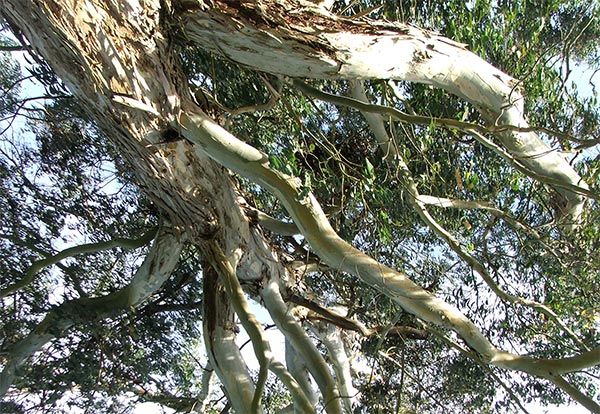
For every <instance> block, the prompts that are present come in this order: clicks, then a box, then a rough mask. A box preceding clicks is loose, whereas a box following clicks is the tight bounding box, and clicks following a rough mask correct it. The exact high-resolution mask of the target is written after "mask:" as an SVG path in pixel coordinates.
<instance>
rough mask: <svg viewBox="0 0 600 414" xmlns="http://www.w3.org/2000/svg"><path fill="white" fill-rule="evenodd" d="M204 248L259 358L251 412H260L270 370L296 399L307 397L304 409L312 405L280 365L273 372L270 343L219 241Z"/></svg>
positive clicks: (300, 399)
mask: <svg viewBox="0 0 600 414" xmlns="http://www.w3.org/2000/svg"><path fill="white" fill-rule="evenodd" d="M205 248H206V249H207V253H208V256H209V258H210V259H209V260H210V262H211V263H212V265H213V267H215V270H216V271H217V273H218V274H219V275H220V277H221V279H222V280H223V282H222V284H223V286H224V287H225V291H226V292H227V296H228V297H229V299H230V301H231V303H232V305H233V308H234V310H235V312H236V313H237V315H238V316H239V320H240V323H241V324H242V326H243V327H244V329H245V331H246V333H247V334H248V336H249V337H250V340H251V341H252V346H253V348H254V354H255V355H256V359H257V360H258V363H259V366H260V369H259V374H258V380H257V383H256V389H255V391H254V397H253V399H252V406H251V413H258V412H259V409H260V408H259V407H260V402H261V398H262V394H263V391H264V386H265V384H266V381H267V374H268V371H269V370H272V371H273V372H274V373H275V374H276V375H278V376H281V379H282V381H284V383H286V384H288V385H290V387H291V389H290V392H292V393H294V395H295V399H298V400H299V401H302V398H304V401H302V403H303V406H306V405H307V404H309V403H308V400H306V397H303V395H302V394H298V393H299V387H298V385H297V384H294V381H293V380H292V379H291V377H289V375H287V374H286V373H285V369H283V366H282V365H278V366H276V367H275V369H274V370H273V369H272V367H271V365H272V364H273V363H274V359H273V352H272V351H271V346H270V344H269V340H268V339H267V337H266V335H265V333H264V329H263V327H262V325H261V324H260V322H259V321H258V319H256V316H255V315H254V314H253V313H252V311H251V310H250V306H249V305H248V302H247V301H246V297H245V294H244V291H243V290H242V287H241V285H240V282H239V280H238V278H237V275H236V272H235V270H234V269H233V267H232V266H231V264H230V263H229V261H228V260H227V258H226V257H225V255H224V254H223V252H222V250H221V248H220V247H219V246H218V244H217V243H216V242H212V243H209V244H207V245H206V246H205Z"/></svg>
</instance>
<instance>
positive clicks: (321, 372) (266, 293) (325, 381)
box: [260, 276, 342, 413]
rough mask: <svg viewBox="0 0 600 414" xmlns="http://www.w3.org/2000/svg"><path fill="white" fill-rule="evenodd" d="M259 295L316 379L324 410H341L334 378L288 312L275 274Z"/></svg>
mask: <svg viewBox="0 0 600 414" xmlns="http://www.w3.org/2000/svg"><path fill="white" fill-rule="evenodd" d="M260 295H261V298H262V299H263V301H264V303H265V306H266V308H267V310H268V311H269V314H270V315H271V318H272V319H273V322H275V324H276V325H277V327H278V328H279V330H280V331H281V332H282V333H283V334H284V335H285V337H286V340H288V341H289V342H290V343H291V344H292V346H293V348H294V350H295V351H296V352H297V353H298V354H300V355H301V356H302V358H303V363H304V364H306V367H307V368H308V370H309V371H310V373H311V375H312V376H313V378H314V379H315V381H316V382H317V385H318V387H319V390H320V391H321V394H322V396H323V404H324V406H325V411H326V412H328V413H341V412H342V407H341V404H340V396H339V393H338V390H337V388H336V385H335V381H334V380H333V378H332V377H331V375H330V373H329V367H328V366H327V364H326V363H325V360H324V359H323V357H322V356H321V354H320V353H319V351H318V350H317V348H316V347H315V345H314V344H313V342H312V341H311V339H310V338H309V337H308V335H307V334H306V332H305V331H304V329H303V328H302V326H301V325H300V324H299V323H298V321H297V320H296V319H295V318H294V317H293V316H292V315H291V314H290V312H289V310H288V308H287V306H286V305H285V302H284V301H283V298H282V297H281V293H280V291H279V285H278V282H277V280H276V279H275V277H273V276H272V277H271V279H270V280H268V281H266V282H265V284H264V287H263V289H262V290H261V292H260ZM301 381H302V379H299V380H298V382H299V383H301V384H302V382H301ZM305 388H306V387H305Z"/></svg>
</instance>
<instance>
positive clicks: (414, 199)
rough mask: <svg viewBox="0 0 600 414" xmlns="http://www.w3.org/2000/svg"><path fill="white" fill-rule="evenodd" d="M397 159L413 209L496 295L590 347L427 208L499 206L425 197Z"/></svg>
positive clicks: (379, 132) (377, 123) (374, 122)
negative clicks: (510, 287)
mask: <svg viewBox="0 0 600 414" xmlns="http://www.w3.org/2000/svg"><path fill="white" fill-rule="evenodd" d="M355 92H358V91H355ZM357 94H358V95H360V94H359V93H357ZM359 97H360V98H361V99H366V96H364V93H363V96H359ZM367 122H368V124H369V126H370V127H371V130H372V131H373V134H374V135H375V136H376V137H377V136H378V137H377V141H378V142H379V143H380V145H381V143H385V142H389V141H390V139H389V138H388V134H387V131H386V130H385V127H384V125H383V119H382V118H381V117H380V116H379V115H377V116H376V117H373V116H369V117H367ZM395 162H396V164H397V166H398V167H399V168H400V171H401V172H402V175H403V178H404V185H405V188H406V190H407V191H408V193H409V195H410V197H409V202H410V203H411V205H412V206H413V208H414V209H415V211H416V212H417V214H418V215H419V217H421V219H422V220H423V221H424V222H425V223H426V224H427V226H428V227H429V228H430V229H431V230H433V232H434V233H435V234H437V235H438V236H439V237H440V238H441V239H442V240H444V241H445V242H446V244H447V245H448V246H450V248H451V249H452V250H453V251H454V252H455V253H456V254H457V255H458V256H459V257H460V258H461V259H463V260H464V261H465V262H467V263H468V264H469V266H471V267H472V268H473V269H474V270H475V271H476V272H477V273H479V274H480V275H481V277H482V278H483V280H484V281H485V282H486V284H487V285H488V286H489V287H490V289H492V291H493V292H494V293H495V294H496V295H498V296H499V297H500V298H501V299H503V300H505V301H507V302H511V303H516V304H520V305H523V306H528V307H531V308H533V309H535V310H537V311H539V312H541V313H542V314H544V315H546V316H547V317H548V319H550V320H552V321H553V322H554V323H556V324H557V325H558V326H559V327H560V328H561V329H562V330H563V331H565V332H567V333H568V334H569V336H570V337H571V338H572V339H573V340H574V341H575V342H576V343H578V344H579V346H580V347H581V348H582V349H583V350H589V348H588V347H587V346H586V345H585V343H584V342H583V341H582V340H581V339H580V338H579V337H578V336H577V335H575V333H574V332H573V331H572V330H571V329H569V327H567V326H566V324H565V323H564V322H563V321H562V320H561V319H560V318H559V317H558V315H556V313H554V311H552V310H551V309H550V308H548V306H546V305H544V304H541V303H538V302H535V301H532V300H529V299H525V298H522V297H518V296H514V295H511V294H509V293H507V292H506V291H504V290H503V289H502V288H501V287H500V286H499V285H498V284H497V283H496V282H495V281H494V279H493V278H492V276H491V275H490V274H489V272H488V270H487V269H486V268H485V266H484V265H483V264H482V263H481V262H480V261H479V260H477V259H476V258H475V257H474V256H473V255H471V254H470V253H469V252H467V250H466V249H464V248H463V247H462V246H461V244H460V242H459V241H458V240H457V239H456V238H455V237H454V236H453V235H452V234H450V232H449V231H448V230H446V229H445V228H444V227H443V226H442V225H441V224H440V223H439V222H438V221H437V220H436V219H435V218H434V217H433V216H432V215H431V213H430V212H429V210H428V209H427V207H426V204H433V205H440V206H442V207H448V206H452V207H456V208H481V209H485V210H489V211H491V212H492V214H495V215H500V216H501V217H505V216H506V215H505V214H504V213H503V212H501V211H500V210H499V209H497V208H494V207H492V206H490V205H489V204H487V203H482V202H475V201H470V202H466V201H459V200H450V199H447V198H441V197H431V196H423V195H421V194H420V193H419V189H418V187H417V184H416V182H415V180H414V178H413V176H412V173H411V171H410V169H409V168H408V165H407V164H406V161H405V160H404V159H402V157H401V155H400V154H397V159H396V160H395Z"/></svg>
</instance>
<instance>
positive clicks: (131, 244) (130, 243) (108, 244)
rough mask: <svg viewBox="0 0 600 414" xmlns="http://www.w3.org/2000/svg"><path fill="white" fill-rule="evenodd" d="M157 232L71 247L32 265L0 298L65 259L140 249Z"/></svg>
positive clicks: (2, 292)
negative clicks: (117, 249)
mask: <svg viewBox="0 0 600 414" xmlns="http://www.w3.org/2000/svg"><path fill="white" fill-rule="evenodd" d="M156 232H157V229H153V230H151V231H149V232H147V233H146V234H144V235H143V236H141V237H139V238H137V239H125V238H120V237H118V238H114V239H112V240H109V241H105V242H98V243H87V244H81V245H79V246H73V247H69V248H67V249H65V250H62V251H60V252H58V253H56V254H55V255H53V256H50V257H47V258H45V259H41V260H36V261H35V262H33V263H32V264H31V266H29V269H27V272H26V273H25V276H23V278H22V279H21V280H19V281H17V282H15V283H13V284H12V285H10V286H7V287H5V288H4V289H1V290H0V298H3V297H5V296H8V295H10V294H11V293H13V292H15V291H17V290H19V289H22V288H24V287H25V286H27V285H29V284H30V283H31V282H33V279H34V278H35V276H36V275H37V274H38V273H39V272H40V271H41V270H42V269H44V268H46V267H49V266H52V265H54V264H57V263H58V262H60V261H61V260H63V259H66V258H68V257H73V256H77V255H79V254H88V253H98V252H102V251H104V250H110V249H114V248H115V247H122V248H125V249H137V248H138V247H142V246H144V245H146V244H148V243H150V242H151V241H152V239H154V237H155V236H156Z"/></svg>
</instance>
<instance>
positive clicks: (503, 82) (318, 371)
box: [0, 0, 598, 412]
mask: <svg viewBox="0 0 600 414" xmlns="http://www.w3.org/2000/svg"><path fill="white" fill-rule="evenodd" d="M0 12H2V14H3V15H4V16H5V17H6V18H7V19H8V21H9V22H10V23H11V24H12V25H13V26H14V27H15V28H18V30H21V31H22V32H23V34H24V35H25V37H26V38H27V39H28V40H29V41H30V42H31V44H32V46H33V48H34V49H35V50H37V51H38V52H39V53H40V54H41V55H42V56H43V57H44V58H45V59H46V60H47V61H48V62H49V64H50V65H51V66H52V68H53V69H54V70H55V71H56V72H57V74H58V75H59V76H60V77H61V79H63V81H65V83H66V84H67V85H68V87H69V88H70V89H71V91H72V92H73V93H74V94H75V95H76V96H77V97H78V98H79V99H80V100H81V102H82V104H83V105H85V106H86V109H87V110H88V112H89V114H90V115H91V116H92V117H93V118H94V119H95V120H96V122H97V123H98V124H99V125H100V126H101V127H102V128H103V129H104V131H105V132H107V135H108V136H109V137H110V139H111V140H113V143H114V144H115V146H116V147H117V148H118V149H119V150H120V151H121V153H122V154H123V156H124V157H125V158H126V159H127V160H128V161H129V163H130V166H131V168H132V169H133V170H134V171H135V173H136V179H137V181H138V184H139V185H140V187H141V188H142V189H143V190H144V191H145V192H146V193H147V194H148V195H149V196H150V197H151V198H152V199H153V200H154V202H155V203H156V204H157V205H158V206H160V208H161V209H162V210H164V212H165V214H166V215H167V216H168V218H169V220H170V221H171V222H172V223H173V224H174V225H175V226H178V227H181V228H182V229H183V230H182V231H185V232H186V233H187V234H189V235H190V238H191V240H192V242H194V243H195V244H196V245H197V246H198V247H200V248H201V249H205V247H206V246H207V245H209V244H211V243H216V244H217V245H218V246H219V248H220V250H221V251H222V253H223V255H224V256H225V257H226V258H227V262H228V263H229V265H230V266H231V268H233V269H237V275H238V277H240V278H246V279H260V278H263V276H264V274H263V272H266V273H267V275H266V276H267V278H266V282H267V283H265V285H264V287H263V288H262V290H261V292H260V294H261V295H262V297H263V299H264V301H265V303H266V306H267V308H268V309H269V311H270V312H271V314H272V316H273V319H274V320H275V322H276V323H277V324H278V326H279V328H280V329H281V330H282V332H284V334H285V335H286V336H287V338H288V340H289V342H290V343H291V344H292V345H293V346H294V348H295V351H296V352H298V353H301V354H303V356H304V357H305V358H306V360H307V363H306V367H307V368H308V369H309V370H310V371H311V374H312V375H313V377H314V378H315V380H316V381H317V383H318V385H319V388H320V391H321V394H322V395H323V396H324V399H325V404H324V405H325V407H326V409H327V410H328V411H329V412H339V411H340V408H339V407H341V403H340V398H339V390H338V387H337V386H336V384H335V381H333V379H332V378H331V375H330V373H329V371H328V368H327V366H326V365H325V363H324V361H323V359H322V357H320V355H319V354H318V352H316V351H315V349H314V348H315V347H314V345H313V344H312V343H311V342H310V340H308V337H307V336H306V334H305V332H304V331H303V329H302V327H301V326H300V325H299V323H298V321H297V320H295V319H294V318H292V317H291V316H290V315H289V314H288V313H287V309H286V307H285V304H284V303H283V300H282V298H281V294H280V290H281V286H280V282H279V279H278V277H279V275H280V274H284V273H285V269H283V267H282V266H281V264H280V263H278V261H277V256H276V254H274V252H273V251H272V250H271V248H270V247H269V243H268V240H266V239H265V238H264V236H262V235H261V234H260V233H259V232H258V231H256V229H253V228H251V227H250V226H249V224H248V220H247V218H246V216H245V215H244V212H243V210H242V208H241V207H240V203H239V202H238V199H237V196H236V192H235V189H234V185H233V184H232V181H231V179H230V177H229V175H228V173H227V171H226V170H225V169H224V168H223V167H221V165H222V166H225V167H227V168H230V169H232V170H234V171H236V172H238V173H239V174H241V175H243V176H245V177H247V178H249V179H251V180H253V181H255V182H256V183H259V184H260V185H262V186H263V187H265V188H266V189H268V190H269V191H271V192H272V193H273V194H275V195H276V196H277V197H278V198H280V200H281V201H282V203H283V205H285V207H286V208H287V210H288V212H289V213H290V215H291V216H292V217H293V219H294V221H295V222H296V224H297V226H298V228H299V230H300V231H301V232H302V234H303V235H304V236H305V237H306V238H307V240H309V242H310V243H311V245H312V247H313V249H314V251H315V252H316V254H317V255H319V256H320V258H321V259H322V260H323V261H325V262H326V263H328V264H329V265H330V266H332V268H335V269H337V270H343V271H347V272H349V273H351V274H354V275H356V276H358V277H360V278H361V279H362V280H363V281H364V282H365V283H367V284H369V285H371V286H373V287H375V288H376V289H378V290H380V291H381V292H384V293H385V294H386V295H388V296H390V297H391V298H392V299H393V300H395V301H396V302H397V303H399V304H400V305H401V306H402V307H404V308H405V309H406V310H407V311H409V312H412V313H414V314H415V315H416V316H418V317H419V318H422V319H424V320H426V321H429V322H431V323H435V324H438V325H441V326H444V327H448V328H451V329H453V330H455V331H456V332H457V333H458V334H459V335H460V336H461V337H462V339H463V340H464V341H465V342H466V343H468V344H469V346H471V347H472V348H473V349H475V350H476V351H477V352H478V353H479V354H480V355H481V356H482V357H483V359H484V360H485V361H488V362H490V363H492V364H495V365H497V366H500V367H504V368H509V369H517V370H521V371H524V372H528V373H530V374H533V375H538V376H542V377H546V378H551V379H552V378H556V377H557V376H560V375H561V374H563V373H566V372H571V371H572V370H573V369H574V368H573V367H575V369H580V368H582V367H583V366H585V365H586V364H588V365H589V364H594V363H597V362H598V356H597V355H596V353H594V352H596V351H593V352H592V353H589V354H586V355H582V356H580V357H575V358H573V360H568V361H564V363H562V364H561V363H560V362H557V361H548V360H542V361H538V360H533V359H531V358H527V357H521V356H518V355H511V354H508V353H505V352H502V351H499V350H498V349H497V348H496V347H495V346H494V345H492V344H491V343H490V342H489V340H487V338H485V336H484V335H483V334H482V333H481V332H480V330H479V329H478V328H477V327H476V326H475V324H473V323H472V322H471V321H470V320H469V319H467V318H466V317H465V316H464V315H463V314H461V313H460V312H459V311H458V310H457V309H455V308H454V307H452V306H450V305H449V304H447V303H445V302H443V301H442V300H440V299H438V298H436V297H435V296H433V295H432V294H430V293H429V292H427V291H425V290H424V289H422V288H420V287H419V286H418V285H416V284H415V283H413V282H412V281H411V280H409V279H408V278H407V277H406V275H404V274H403V273H401V272H398V271H395V270H393V269H390V268H387V267H385V266H383V265H381V264H380V263H378V262H376V261H375V260H373V259H372V258H370V257H368V256H367V255H365V254H363V253H361V252H360V251H358V250H357V249H354V248H353V247H351V246H350V245H348V244H347V243H346V242H345V241H343V240H342V239H341V238H340V237H339V236H338V235H337V234H336V233H335V231H334V230H333V229H332V228H331V226H330V224H329V222H328V221H327V218H326V216H325V215H324V214H323V211H322V210H321V208H320V206H319V204H318V202H317V200H316V199H315V198H314V197H313V196H312V195H310V194H309V195H307V196H305V195H303V194H302V192H301V191H299V189H298V187H297V185H296V183H295V181H294V180H293V179H292V178H291V177H288V176H285V175H283V174H281V173H279V172H277V171H274V170H272V169H271V168H270V167H269V163H268V157H267V155H266V154H264V153H262V152H260V151H258V150H256V149H255V148H252V147H250V146H248V145H247V144H245V143H243V142H241V141H239V140H238V139H236V138H235V137H234V136H232V135H231V134H229V133H227V131H225V130H223V129H222V128H221V127H220V126H219V125H218V124H216V123H215V122H213V121H212V120H211V119H210V118H208V117H207V116H206V115H205V114H204V113H202V111H201V110H200V109H199V108H198V107H197V106H196V105H195V104H194V103H193V101H192V100H191V98H190V95H189V92H188V89H187V80H186V79H185V78H184V77H183V74H182V71H181V70H180V68H179V66H178V60H177V56H176V53H175V50H174V46H175V44H174V42H175V39H176V38H177V36H180V37H181V35H182V34H183V35H184V36H183V37H184V38H187V39H188V40H191V41H193V42H196V43H197V44H198V45H201V46H202V47H206V48H208V49H212V50H213V51H215V52H216V53H220V54H223V55H225V56H227V57H228V58H230V59H233V60H234V61H237V62H240V63H242V64H245V65H248V66H250V67H253V68H257V69H260V70H264V71H267V72H271V73H276V74H283V75H287V76H302V77H319V78H393V79H403V80H409V81H418V82H426V83H429V84H432V85H434V86H438V87H442V88H445V89H447V90H449V91H451V92H453V93H456V94H458V95H459V96H461V97H463V98H465V99H468V100H470V101H471V102H473V103H474V104H475V105H476V106H478V107H479V108H480V109H481V111H482V113H483V114H484V115H485V116H487V117H489V119H490V120H494V122H495V123H497V124H504V123H509V124H512V125H515V126H519V127H525V126H527V124H526V121H525V119H524V117H523V114H522V108H521V107H520V106H519V105H521V104H520V103H518V102H520V99H516V101H517V102H515V99H514V98H515V97H516V96H518V93H519V92H518V90H513V87H514V83H513V80H512V79H511V78H510V77H508V76H507V75H505V74H503V73H501V72H499V71H498V70H496V69H494V68H493V67H491V66H490V65H488V64H487V63H485V62H483V61H482V60H480V59H478V58H477V57H475V56H474V55H472V54H470V53H469V52H467V51H466V50H464V49H463V48H462V47H461V46H460V45H457V44H455V43H453V42H451V41H449V40H447V39H444V38H441V37H438V36H435V35H432V34H430V33H427V32H423V31H420V30H417V29H414V28H412V27H408V26H399V25H377V26H375V25H373V24H370V23H369V24H368V23H359V22H349V21H345V20H340V19H337V18H334V17H333V16H331V15H329V14H328V13H327V12H326V11H324V10H323V9H320V8H316V7H314V6H311V5H310V3H307V2H301V1H292V0H288V1H277V2H274V1H273V2H266V1H265V2H254V1H246V2H245V1H240V2H224V1H223V2H220V1H193V0H191V1H185V2H184V1H181V2H175V1H174V2H169V1H164V0H163V1H159V0H147V1H144V2H137V1H119V2H113V1H109V0H82V1H77V2H73V1H68V0H3V1H2V3H0ZM181 22H183V26H181V24H180V23H181ZM308 22H310V26H308ZM174 30H179V31H181V30H182V31H183V33H181V32H179V33H174V32H173V31H174ZM382 56H385V60H382V58H381V57H382ZM167 131H168V133H169V134H172V133H173V132H175V133H181V135H182V136H184V137H185V138H186V139H187V140H189V142H188V141H186V140H180V141H176V142H172V143H163V142H162V141H163V139H162V136H163V135H164V134H165V133H166V132H167ZM502 141H503V142H504V144H505V146H506V148H507V149H508V150H509V151H510V152H512V154H513V155H514V157H516V158H519V159H521V161H522V162H523V163H524V164H527V167H528V168H530V169H531V170H533V171H535V172H536V173H539V174H541V175H549V176H551V178H552V179H553V180H554V184H555V187H556V188H557V191H559V192H560V193H561V194H562V195H563V197H565V199H566V200H567V201H568V203H570V206H571V208H570V211H569V213H568V216H569V217H570V220H575V221H576V220H577V218H578V215H579V211H580V209H581V205H582V201H581V199H580V196H579V194H578V193H577V192H576V191H575V190H574V188H573V187H583V188H585V185H584V184H583V183H581V182H580V179H579V177H578V176H577V174H575V172H574V171H573V169H572V168H571V167H570V166H569V165H568V164H566V163H565V162H564V161H561V160H560V159H558V158H556V157H555V156H554V155H547V153H550V154H552V153H551V152H548V151H547V150H548V148H547V147H546V146H545V145H544V144H543V143H542V142H541V141H539V139H538V138H537V136H535V134H533V133H529V132H528V133H522V132H514V131H510V130H508V131H505V132H504V135H502ZM190 142H191V143H193V144H194V145H192V144H190ZM532 155H535V157H532ZM538 155H539V156H538ZM209 157H210V158H209ZM211 159H212V160H216V161H217V162H218V163H217V162H214V161H212V160H211ZM219 164H220V165H219ZM207 240H211V242H210V243H207ZM204 253H205V260H206V261H207V262H208V263H210V264H211V265H213V266H214V267H215V268H217V269H218V268H219V267H218V266H219V263H216V262H215V260H220V259H215V258H214V257H212V256H211V253H212V251H211V250H210V249H209V250H206V249H205V250H204ZM211 286H213V285H211ZM214 286H218V283H216V282H215V284H214ZM217 291H219V290H218V289H217ZM207 293H208V292H207ZM219 295H220V296H218V298H216V299H218V300H219V301H221V302H215V303H213V305H212V306H210V307H207V308H206V309H205V311H206V312H207V313H210V312H212V314H210V315H209V316H211V319H210V320H207V321H206V325H205V335H207V338H208V339H209V341H207V342H208V350H209V353H210V354H211V355H212V357H211V358H212V359H211V363H212V364H213V366H214V367H215V370H216V372H217V373H219V377H220V378H221V381H222V382H223V384H224V385H225V387H226V388H227V392H228V393H229V395H230V396H232V398H233V395H238V394H237V393H239V395H240V397H239V399H237V400H236V401H235V404H239V405H238V406H237V409H238V411H239V410H240V409H242V408H241V407H242V404H244V405H247V404H248V401H250V403H252V402H253V401H254V396H252V395H251V394H252V393H253V389H252V387H253V386H252V384H251V383H250V382H249V380H248V376H247V370H245V368H244V367H243V366H242V364H241V363H240V360H239V358H238V356H237V354H236V353H235V352H236V351H235V349H234V343H233V338H232V330H231V329H229V327H228V326H226V325H227V324H228V323H231V314H230V313H229V312H226V313H224V314H222V315H220V317H217V316H218V311H219V309H221V310H222V309H223V306H225V305H224V303H226V302H225V298H224V297H223V296H222V294H221V293H219ZM209 323H211V325H208V324H209ZM215 340H220V341H223V343H225V344H227V349H226V352H228V353H230V355H231V356H232V359H231V361H233V363H234V364H235V366H234V367H231V371H230V370H229V368H227V369H224V368H221V367H223V366H224V365H223V364H224V363H226V362H227V361H228V360H227V358H226V357H223V355H219V351H221V350H217V348H216V347H215ZM223 349H225V348H223ZM233 372H235V374H232V373H233ZM340 375H341V374H340ZM344 375H345V374H344ZM282 377H284V378H287V377H286V376H285V375H282ZM300 382H301V381H297V383H300ZM289 384H291V385H290V386H294V385H293V382H292V381H290V382H289ZM296 385H297V384H296ZM238 387H239V388H238ZM347 388H348V389H350V384H347ZM297 395H298V399H299V400H300V399H303V400H306V399H307V396H304V397H302V392H301V391H298V394H297ZM575 397H576V398H577V396H575ZM308 398H310V397H308Z"/></svg>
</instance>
